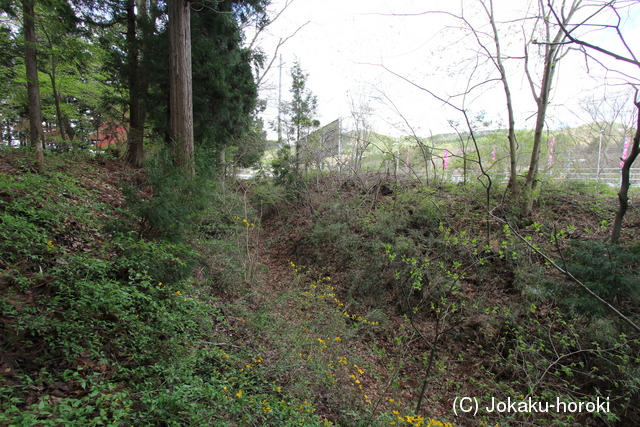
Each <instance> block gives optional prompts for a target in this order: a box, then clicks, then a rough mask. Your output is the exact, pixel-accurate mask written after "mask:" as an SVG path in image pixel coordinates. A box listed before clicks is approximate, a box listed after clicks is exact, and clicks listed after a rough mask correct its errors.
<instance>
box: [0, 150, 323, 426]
mask: <svg viewBox="0 0 640 427" xmlns="http://www.w3.org/2000/svg"><path fill="white" fill-rule="evenodd" d="M57 162H59V163H60V166H61V167H60V172H50V171H47V172H43V173H40V174H38V173H31V172H30V171H29V170H25V171H23V172H22V173H20V174H17V175H16V176H8V175H6V174H4V173H2V174H0V200H1V202H0V249H2V250H1V251H0V272H1V274H0V290H2V292H1V293H0V310H1V312H2V317H1V318H0V320H1V321H2V324H1V325H2V331H3V333H2V334H0V348H1V349H2V351H3V356H4V355H5V354H16V355H19V357H12V358H10V359H9V358H5V357H3V358H0V360H1V361H0V363H2V374H3V375H2V380H1V381H0V425H3V426H4V425H7V426H8V425H11V426H15V427H31V426H34V425H38V426H43V427H54V426H61V425H64V426H87V425H95V426H107V425H120V426H129V425H140V426H142V425H144V426H176V427H177V426H185V425H262V426H314V427H315V426H321V425H326V424H325V423H324V422H323V420H322V419H321V418H320V417H319V416H317V415H316V414H314V408H313V407H312V405H310V404H309V403H308V402H305V401H304V400H303V399H295V398H292V397H291V395H290V394H289V393H287V392H286V391H284V390H282V389H280V387H278V386H276V385H274V384H273V383H272V382H270V381H266V380H265V379H266V378H267V377H268V374H267V373H265V372H264V371H263V368H262V367H261V366H260V363H259V362H258V361H257V360H258V359H259V358H260V357H261V356H263V355H261V354H259V352H258V350H256V349H254V348H248V349H246V350H244V349H238V346H235V345H233V344H232V343H231V341H232V339H233V338H232V336H233V334H234V332H233V329H234V326H232V325H230V324H229V323H227V318H226V316H225V315H224V314H223V313H222V311H221V310H220V309H218V305H217V301H216V298H215V295H213V294H212V293H211V291H210V288H209V285H210V283H209V282H207V281H206V280H203V281H202V282H198V281H197V277H198V275H197V274H195V272H194V270H196V268H195V267H196V266H198V267H201V266H202V265H207V266H209V267H208V268H210V269H215V268H221V269H223V268H225V267H226V266H225V265H222V266H213V267H210V265H211V264H213V263H214V262H215V261H216V258H215V255H216V254H214V253H212V252H209V253H204V254H203V253H198V251H197V249H198V248H199V247H215V245H214V244H211V245H210V244H209V243H210V242H214V243H215V242H222V241H225V242H226V244H227V245H230V246H233V247H234V248H235V249H234V250H235V251H236V252H235V255H233V256H235V259H238V257H239V256H240V255H242V256H244V255H246V243H247V240H246V236H247V235H248V233H247V231H248V230H249V229H250V228H251V227H254V226H255V225H254V221H255V220H254V218H255V216H254V214H253V213H252V210H251V209H249V208H248V207H247V206H246V204H245V203H244V201H242V200H241V199H239V198H238V197H237V195H235V197H234V196H233V195H232V194H233V192H224V193H223V194H222V195H219V194H218V195H216V194H207V193H206V191H207V190H206V189H207V188H211V185H213V184H210V183H209V184H207V183H206V182H204V181H197V180H196V179H194V182H193V183H192V182H178V183H177V184H176V183H175V182H172V181H171V179H169V177H170V176H171V174H167V176H161V175H162V174H161V173H160V172H157V173H158V175H157V176H154V178H153V179H154V185H155V187H154V189H155V190H154V191H155V192H154V193H153V195H151V193H148V196H150V198H145V197H140V195H139V194H137V195H136V196H135V197H132V198H130V199H129V202H130V203H131V204H130V208H131V211H132V212H129V213H125V212H122V211H120V210H118V209H115V208H113V207H111V206H110V205H107V204H104V203H100V202H98V201H97V200H98V196H99V194H98V192H96V191H94V189H93V188H91V187H90V186H89V185H88V184H86V183H83V182H82V179H87V182H89V180H91V179H99V178H102V177H101V176H95V177H94V175H91V176H85V175H82V174H83V173H88V172H87V170H86V169H82V173H78V169H77V168H75V166H74V165H73V164H67V166H68V167H64V166H65V164H64V162H63V161H62V160H60V159H58V160H57ZM69 166H73V167H69ZM74 168H75V169H74ZM159 170H160V169H158V171H159ZM91 173H92V174H96V172H95V171H91ZM154 173H155V172H153V171H152V172H151V175H152V176H153V174H154ZM76 174H78V175H76ZM203 182H204V184H202V183H203ZM198 183H200V184H202V185H200V188H197V185H196V184H198ZM85 184H86V186H85ZM173 185H175V186H176V189H171V186H173ZM143 190H144V189H143ZM180 191H183V192H184V194H179V192H180ZM182 203H184V204H185V205H181V204H182ZM154 209H157V210H159V211H163V212H162V213H161V214H158V215H156V214H155V213H154V212H153V210H154ZM123 215H124V217H123ZM136 216H137V218H141V219H142V221H143V222H145V223H146V224H147V225H146V226H144V227H145V228H142V229H137V230H134V231H132V230H131V229H130V227H129V224H130V222H131V218H134V219H135V218H136ZM107 217H108V218H110V220H119V221H116V222H115V224H116V226H115V227H111V228H110V229H106V228H104V227H102V226H103V225H104V224H103V222H105V218H107ZM218 219H221V220H220V222H222V219H224V224H225V225H224V226H221V227H219V228H217V232H216V233H215V234H216V236H215V237H212V236H211V235H209V234H208V230H210V226H212V223H213V222H214V221H218ZM193 224H195V225H196V227H195V229H191V228H192V225H193ZM152 229H153V230H152ZM141 230H142V231H143V232H142V233H140V231H141ZM136 231H137V232H136ZM187 236H188V237H189V238H190V240H187V239H186V238H185V237H187ZM147 237H154V239H151V240H150V239H148V238H147ZM238 246H239V247H241V248H242V250H240V251H237V248H238ZM232 252H233V251H231V250H230V252H229V253H232ZM208 257H210V258H208ZM230 257H231V255H230ZM221 262H226V261H225V260H222V261H221ZM199 270H200V269H198V271H199ZM229 281H230V283H229V284H230V285H231V284H232V283H234V284H236V285H237V283H238V281H239V278H235V279H229ZM6 316H10V317H6Z"/></svg>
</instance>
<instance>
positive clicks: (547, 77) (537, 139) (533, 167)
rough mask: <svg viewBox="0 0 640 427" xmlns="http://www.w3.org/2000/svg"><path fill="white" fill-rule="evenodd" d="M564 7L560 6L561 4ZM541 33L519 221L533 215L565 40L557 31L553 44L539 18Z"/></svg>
mask: <svg viewBox="0 0 640 427" xmlns="http://www.w3.org/2000/svg"><path fill="white" fill-rule="evenodd" d="M581 2H582V0H573V2H572V3H571V6H570V7H569V10H568V12H567V14H566V15H563V23H562V24H563V25H565V24H566V23H567V22H569V21H570V20H571V18H572V17H573V15H574V14H575V12H576V11H577V10H578V8H579V7H580V4H581ZM563 4H564V3H563ZM543 9H544V6H543V5H542V2H541V3H540V10H543ZM542 19H543V22H544V25H545V31H546V39H547V40H548V42H546V43H544V48H545V55H544V70H543V74H542V82H541V83H540V89H539V91H538V94H536V93H535V89H534V85H533V81H532V80H531V76H530V74H528V71H527V76H528V77H529V81H530V85H531V90H532V91H533V93H534V95H533V96H534V98H535V101H536V104H537V107H538V111H537V116H536V126H535V130H534V134H533V148H532V151H531V160H530V162H529V171H528V172H527V179H526V181H525V183H524V186H523V188H522V197H523V200H522V210H521V216H522V217H523V218H529V217H531V213H532V211H533V192H534V190H535V188H536V185H537V180H538V169H539V166H540V147H541V146H542V132H543V130H544V124H545V120H546V118H547V106H548V105H549V96H550V94H551V86H552V83H553V77H554V74H555V71H556V66H557V64H558V61H559V60H560V58H561V48H562V46H563V42H564V41H565V39H566V36H565V34H564V31H563V30H562V28H560V29H559V30H558V31H557V32H556V35H555V36H554V38H553V40H551V38H550V34H549V33H550V26H551V24H550V22H549V17H548V16H543V17H542ZM528 55H529V54H528V52H527V51H525V67H526V64H527V63H528Z"/></svg>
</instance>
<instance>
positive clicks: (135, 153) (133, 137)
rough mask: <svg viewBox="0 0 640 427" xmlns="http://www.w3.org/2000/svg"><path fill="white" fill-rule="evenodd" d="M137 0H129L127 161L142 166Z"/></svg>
mask: <svg viewBox="0 0 640 427" xmlns="http://www.w3.org/2000/svg"><path fill="white" fill-rule="evenodd" d="M135 6H136V2H135V0H128V1H127V62H128V64H127V65H128V68H129V132H128V135H127V151H126V153H125V156H124V159H125V161H126V162H127V163H129V164H131V165H133V166H136V167H141V166H142V165H143V163H144V113H143V111H142V105H141V99H140V98H141V92H142V91H141V84H140V73H139V67H138V55H139V43H138V39H137V19H136V12H135Z"/></svg>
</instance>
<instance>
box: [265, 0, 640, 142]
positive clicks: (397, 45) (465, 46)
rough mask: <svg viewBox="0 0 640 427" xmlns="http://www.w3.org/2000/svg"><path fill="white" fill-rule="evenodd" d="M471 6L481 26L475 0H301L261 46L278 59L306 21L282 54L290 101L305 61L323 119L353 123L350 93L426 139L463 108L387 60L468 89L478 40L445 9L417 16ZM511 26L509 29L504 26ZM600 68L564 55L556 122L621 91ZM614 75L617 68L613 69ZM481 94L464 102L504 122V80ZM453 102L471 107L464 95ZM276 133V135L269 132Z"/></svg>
mask: <svg viewBox="0 0 640 427" xmlns="http://www.w3.org/2000/svg"><path fill="white" fill-rule="evenodd" d="M284 3H285V1H284V0H274V1H273V4H272V6H271V9H272V10H273V11H274V12H275V11H279V10H280V9H281V8H282V7H283V5H284ZM463 3H465V7H464V14H465V17H467V19H469V20H471V21H473V22H475V23H478V24H480V23H482V22H484V21H483V18H482V16H481V15H478V14H477V13H476V12H474V10H473V8H471V7H468V6H466V4H472V3H475V5H476V6H477V5H478V1H477V0H475V1H471V0H468V1H464V0H463V1H461V0H448V1H445V0H397V1H389V0H323V1H319V0H294V1H293V2H292V3H291V5H290V6H289V7H288V8H287V9H286V10H285V12H284V13H283V14H282V15H281V16H280V17H279V18H278V19H277V20H275V21H274V22H273V23H272V24H271V25H270V26H269V27H268V28H267V31H265V32H264V34H263V35H262V37H261V39H260V46H261V47H262V49H263V50H264V52H265V53H266V54H267V56H269V57H272V56H273V53H274V49H275V45H276V44H277V42H278V40H279V39H282V38H286V37H288V36H290V35H292V34H293V33H294V32H295V31H296V29H298V28H299V27H301V26H302V25H304V24H305V23H307V24H306V25H304V27H303V28H301V29H300V30H299V31H298V33H297V34H296V35H295V36H294V37H292V38H291V39H289V40H288V41H287V42H286V43H285V44H284V45H283V46H282V47H281V48H280V50H279V53H278V55H280V54H281V55H282V61H283V64H284V65H283V70H282V81H283V84H282V98H283V100H284V101H287V100H289V99H290V94H289V87H290V82H291V81H290V76H289V70H290V67H291V65H292V64H293V63H294V61H295V60H296V59H297V60H299V61H300V63H301V65H302V68H303V69H304V70H305V71H306V72H308V73H309V79H308V82H307V87H308V89H310V90H311V91H312V92H313V93H314V94H315V95H316V96H317V97H318V102H319V111H318V115H319V119H320V121H321V123H322V124H323V125H324V124H327V123H329V122H331V121H333V120H335V119H337V118H339V117H342V118H344V119H345V120H347V119H348V117H349V115H350V111H351V108H350V102H349V99H350V98H351V99H354V100H355V101H356V103H361V102H363V101H364V102H365V103H366V104H368V105H369V106H370V107H371V108H372V109H373V110H374V111H373V116H372V122H373V126H374V130H376V131H378V132H381V133H386V134H389V135H394V136H399V135H402V134H403V133H406V132H407V127H406V125H405V124H404V120H403V119H402V118H401V117H400V115H399V114H398V111H399V112H400V113H401V114H402V115H403V116H404V117H405V119H406V120H407V121H408V123H409V124H410V125H411V126H412V127H413V128H414V130H416V132H417V133H418V135H420V136H428V135H429V133H430V132H433V133H434V134H437V133H442V132H449V131H450V130H451V128H450V127H449V126H448V124H447V120H449V119H451V120H460V119H461V116H460V114H459V113H457V112H456V111H455V110H454V109H452V108H450V107H447V106H444V105H443V104H442V102H439V101H437V100H435V99H434V98H433V97H432V96H430V95H428V94H427V93H425V92H424V91H421V90H419V89H417V88H416V87H414V86H412V85H410V84H409V83H407V82H406V81H404V80H402V79H401V78H399V77H397V76H394V75H393V74H392V73H390V72H388V71H386V70H385V69H384V68H383V67H381V66H380V65H384V66H385V67H387V68H388V69H390V70H392V71H394V72H396V73H397V74H399V75H402V76H404V77H406V78H408V79H410V80H411V81H413V82H415V83H416V84H418V85H420V86H422V87H425V88H427V89H429V90H430V91H432V92H434V93H435V94H437V95H438V96H441V97H443V98H447V97H448V96H449V95H453V94H455V93H458V92H461V91H462V90H463V88H464V87H465V85H466V84H467V78H466V76H465V75H464V74H463V73H462V72H461V71H460V70H462V69H465V68H466V69H469V67H468V64H469V62H461V61H463V60H466V61H470V60H471V61H473V58H475V57H476V55H474V52H475V50H477V44H475V43H474V42H473V40H471V39H464V40H463V35H462V32H460V31H457V30H456V29H454V28H451V26H454V25H456V22H457V21H455V20H454V19H452V18H450V17H447V16H446V15H442V14H422V15H416V14H420V13H424V12H427V11H437V10H441V11H449V12H453V13H456V14H459V13H460V11H461V10H462V4H463ZM531 3H532V2H531V1H526V0H522V1H521V0H496V1H495V10H496V14H497V18H498V19H499V20H505V21H506V20H511V19H513V18H514V17H521V16H523V15H524V13H523V11H525V10H526V9H527V8H530V7H534V6H532V5H531ZM535 4H536V2H535V1H534V2H533V5H535ZM638 9H640V7H636V8H635V11H634V17H635V18H636V19H631V18H629V19H627V18H626V17H625V16H623V18H625V19H626V21H625V22H626V24H625V25H626V26H625V31H627V33H626V34H625V35H626V36H627V41H628V42H629V43H631V46H632V47H634V48H635V51H636V53H640V46H639V45H638V44H639V43H640V31H639V25H638V24H640V23H639V22H637V21H638V20H640V19H638V18H640V13H639V12H640V11H639V10H638ZM447 27H449V28H447ZM511 27H512V28H519V27H521V25H520V24H517V23H513V24H511ZM504 28H505V31H507V30H506V26H505V27H504ZM505 34H506V33H505ZM589 37H591V40H598V41H599V42H600V44H603V43H604V44H605V45H606V47H610V48H612V49H614V50H618V51H619V52H620V53H622V52H621V50H620V48H619V46H617V45H616V44H615V43H614V42H615V41H614V39H613V38H611V37H610V36H608V35H606V34H603V33H597V34H591V35H590V36H589ZM517 38H518V37H517V36H514V35H510V36H509V37H507V36H505V37H503V40H502V43H503V49H504V50H505V51H506V52H510V53H512V54H513V55H521V54H522V52H523V47H522V43H521V42H520V43H519V40H518V39H517ZM634 45H635V46H634ZM608 61H609V63H611V64H612V65H613V66H616V67H617V66H619V65H620V64H619V63H618V64H613V62H616V61H611V60H608ZM278 63H279V60H276V61H275V63H274V67H273V68H272V69H271V71H270V73H269V74H268V78H267V80H266V82H265V84H264V85H263V88H262V90H261V96H262V98H264V99H266V100H267V102H268V109H267V112H266V114H265V116H264V117H265V121H267V122H269V121H272V120H274V119H275V117H276V111H277V98H278V75H279V70H278ZM594 65H595V64H591V71H592V75H591V76H589V75H587V73H586V66H585V60H584V57H583V56H581V55H580V54H578V53H572V54H570V55H568V56H567V57H566V58H565V59H564V60H563V61H561V64H560V67H559V70H558V72H557V82H556V84H555V85H554V94H553V99H552V103H551V105H552V108H551V109H550V112H549V115H550V116H549V120H548V123H549V126H551V127H558V126H561V125H563V124H568V125H576V124H581V123H583V122H584V120H586V119H584V118H582V117H581V114H579V107H578V102H579V101H580V100H581V99H583V98H585V97H589V96H593V95H594V94H596V95H597V94H601V93H602V92H603V91H604V90H607V91H610V92H611V91H616V90H620V89H619V88H611V87H610V88H606V89H605V88H604V87H603V82H604V78H603V76H604V73H603V71H602V70H600V69H597V68H598V67H595V66H594ZM507 68H508V69H507V71H508V73H509V75H510V84H511V86H512V87H511V89H512V91H513V92H514V97H515V107H516V110H517V114H518V122H517V123H516V126H517V127H518V128H520V129H522V128H531V127H532V126H533V122H534V118H533V117H532V114H533V113H534V111H535V103H534V101H533V97H532V95H531V91H530V89H529V85H528V82H527V80H526V78H525V76H524V74H523V71H522V70H523V66H522V61H519V60H515V59H514V60H511V61H508V62H507ZM630 70H631V71H630V72H632V73H634V75H635V76H639V75H640V70H638V69H637V68H630ZM490 71H491V70H490V69H484V70H480V71H479V73H478V74H477V76H478V77H479V78H480V77H481V76H482V75H487V73H488V72H490ZM483 73H484V74H483ZM493 77H495V74H493ZM608 77H609V78H612V77H615V75H613V74H611V73H608ZM480 80H482V79H481V78H480ZM609 81H610V82H614V80H609ZM473 94H474V98H471V97H469V98H467V99H466V100H465V101H464V102H465V104H464V105H465V107H467V108H468V110H469V111H470V112H473V113H475V112H479V111H481V110H485V111H486V112H487V116H488V118H489V119H492V120H493V121H494V123H496V125H495V127H497V123H499V122H500V121H501V122H502V123H504V122H506V109H505V102H504V93H503V92H502V88H501V86H497V87H496V88H495V89H493V90H478V91H474V92H473ZM453 102H455V103H456V104H457V105H459V106H462V105H463V104H462V99H461V98H456V99H455V100H454V101H453ZM394 110H395V111H394ZM345 123H346V122H345ZM274 135H275V134H274V133H273V132H270V137H272V138H273V137H274Z"/></svg>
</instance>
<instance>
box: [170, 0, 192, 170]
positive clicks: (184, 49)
mask: <svg viewBox="0 0 640 427" xmlns="http://www.w3.org/2000/svg"><path fill="white" fill-rule="evenodd" d="M168 8H169V99H170V103H171V105H170V110H171V119H170V127H171V130H170V137H171V144H172V148H173V155H174V162H175V164H176V165H179V166H183V167H186V168H187V171H188V172H190V173H191V174H194V173H195V171H194V168H193V151H194V147H193V101H192V92H191V87H192V80H191V78H192V77H191V23H190V4H189V2H187V1H184V0H169V1H168Z"/></svg>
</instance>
